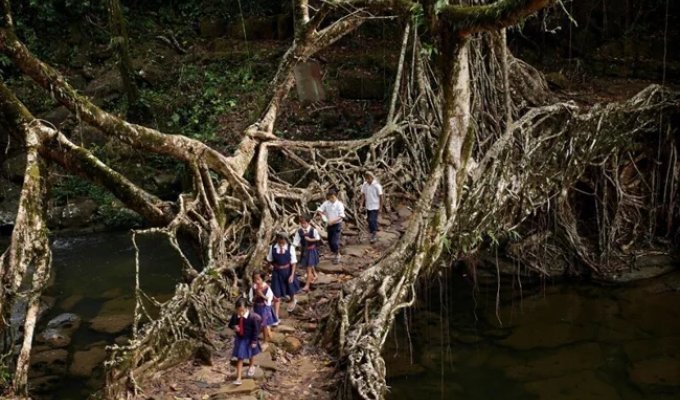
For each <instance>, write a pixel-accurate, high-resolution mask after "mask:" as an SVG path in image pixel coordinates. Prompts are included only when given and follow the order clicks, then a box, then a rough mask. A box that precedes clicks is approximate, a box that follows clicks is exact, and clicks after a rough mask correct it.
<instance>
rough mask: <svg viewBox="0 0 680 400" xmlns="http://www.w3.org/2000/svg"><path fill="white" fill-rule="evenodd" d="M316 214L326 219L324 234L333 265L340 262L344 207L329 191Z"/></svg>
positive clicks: (331, 191) (335, 193) (335, 194)
mask: <svg viewBox="0 0 680 400" xmlns="http://www.w3.org/2000/svg"><path fill="white" fill-rule="evenodd" d="M316 212H317V213H319V214H321V215H323V216H325V217H326V219H327V220H328V222H327V223H326V232H327V233H328V245H329V247H330V248H331V252H332V253H333V264H338V263H339V262H340V235H341V233H342V220H343V219H344V218H345V205H344V204H342V202H341V201H340V200H338V193H337V192H336V191H335V190H334V189H330V190H329V191H328V193H326V201H324V202H323V204H321V206H320V207H319V209H318V210H316Z"/></svg>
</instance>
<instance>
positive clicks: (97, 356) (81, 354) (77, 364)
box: [69, 347, 106, 377]
mask: <svg viewBox="0 0 680 400" xmlns="http://www.w3.org/2000/svg"><path fill="white" fill-rule="evenodd" d="M105 358H106V350H105V349H104V347H92V348H90V349H88V350H84V351H76V352H75V353H74V354H73V361H72V362H71V366H70V368H69V373H70V374H71V375H73V376H83V377H87V376H90V375H91V374H92V371H93V370H94V369H95V368H97V367H98V366H99V365H100V364H101V363H102V362H103V361H104V359H105Z"/></svg>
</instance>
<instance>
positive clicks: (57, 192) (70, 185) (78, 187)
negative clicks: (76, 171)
mask: <svg viewBox="0 0 680 400" xmlns="http://www.w3.org/2000/svg"><path fill="white" fill-rule="evenodd" d="M52 197H53V198H54V199H55V200H57V202H58V203H59V204H64V203H66V202H67V201H68V200H69V199H73V198H76V197H88V198H91V199H92V200H94V201H96V202H97V203H99V204H103V203H105V202H107V201H110V200H111V199H112V197H111V195H110V194H109V193H108V192H107V191H105V190H104V189H102V188H100V187H99V186H96V185H94V184H92V183H90V182H88V181H86V180H83V179H81V178H78V177H75V176H66V177H64V178H62V179H60V180H59V182H57V183H56V184H55V185H54V186H53V187H52Z"/></svg>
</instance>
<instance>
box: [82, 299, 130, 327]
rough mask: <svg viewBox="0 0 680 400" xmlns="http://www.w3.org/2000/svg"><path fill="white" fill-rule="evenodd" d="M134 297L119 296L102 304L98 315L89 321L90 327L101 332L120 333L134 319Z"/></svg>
mask: <svg viewBox="0 0 680 400" xmlns="http://www.w3.org/2000/svg"><path fill="white" fill-rule="evenodd" d="M134 308H135V299H134V298H132V297H119V298H116V299H113V300H109V301H107V302H106V303H104V305H103V306H102V309H101V311H100V312H99V315H97V316H96V317H95V318H93V319H92V320H91V321H90V323H91V324H90V329H92V330H94V331H97V332H102V333H111V334H115V333H120V332H122V331H124V330H125V329H127V328H128V327H129V326H130V325H132V322H133V321H134V315H133V312H134Z"/></svg>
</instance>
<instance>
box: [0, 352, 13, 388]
mask: <svg viewBox="0 0 680 400" xmlns="http://www.w3.org/2000/svg"><path fill="white" fill-rule="evenodd" d="M1 361H2V360H0V394H1V393H2V389H3V388H6V387H8V386H9V384H10V383H11V382H12V371H11V370H10V368H9V366H7V364H5V363H4V362H1Z"/></svg>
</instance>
